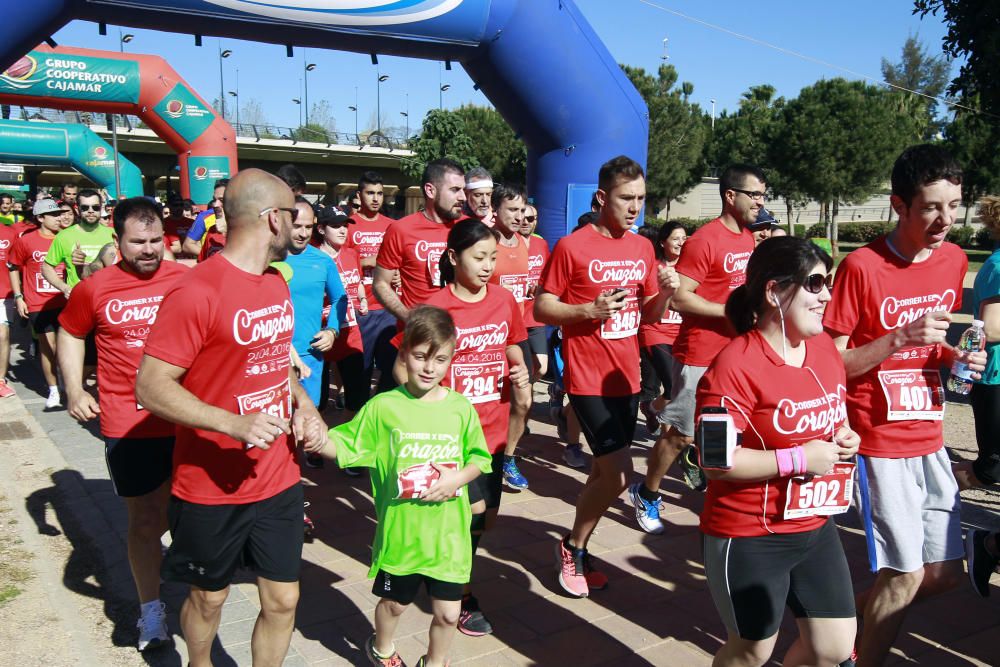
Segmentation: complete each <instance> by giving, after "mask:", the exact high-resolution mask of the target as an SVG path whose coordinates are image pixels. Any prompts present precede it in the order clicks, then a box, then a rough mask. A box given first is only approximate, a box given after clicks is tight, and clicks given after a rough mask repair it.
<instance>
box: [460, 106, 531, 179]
mask: <svg viewBox="0 0 1000 667" xmlns="http://www.w3.org/2000/svg"><path fill="white" fill-rule="evenodd" d="M454 113H455V114H456V115H457V116H458V117H459V118H461V119H462V122H463V123H464V125H465V134H466V135H468V137H469V139H471V140H472V146H473V150H474V152H475V156H476V160H478V162H479V166H481V167H485V168H486V170H487V171H488V172H490V175H491V176H493V180H494V181H497V182H501V183H518V184H522V185H523V184H524V183H525V182H526V181H527V173H526V172H527V165H528V148H527V147H526V146H525V145H524V142H523V141H521V140H520V139H518V138H517V137H516V136H515V135H514V131H513V130H512V129H511V128H510V126H509V125H508V124H507V121H505V120H504V119H503V116H501V115H500V113H499V112H497V111H496V110H495V109H491V108H489V107H477V106H472V105H468V106H462V107H461V108H459V109H457V110H456V111H455V112H454Z"/></svg>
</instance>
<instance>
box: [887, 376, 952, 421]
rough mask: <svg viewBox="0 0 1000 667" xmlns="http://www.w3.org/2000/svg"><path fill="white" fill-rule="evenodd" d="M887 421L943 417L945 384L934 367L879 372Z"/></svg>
mask: <svg viewBox="0 0 1000 667" xmlns="http://www.w3.org/2000/svg"><path fill="white" fill-rule="evenodd" d="M878 381H879V384H881V385H882V392H883V393H884V394H885V402H886V404H887V405H888V406H889V408H888V412H887V415H886V418H887V419H888V420H889V421H903V420H909V419H925V420H929V421H942V420H943V419H944V387H943V386H941V374H940V373H938V371H936V370H925V369H914V370H899V371H879V373H878Z"/></svg>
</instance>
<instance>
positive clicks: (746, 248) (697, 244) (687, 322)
mask: <svg viewBox="0 0 1000 667" xmlns="http://www.w3.org/2000/svg"><path fill="white" fill-rule="evenodd" d="M753 248H754V242H753V234H752V233H751V232H750V231H749V230H748V229H743V230H741V231H740V232H739V233H733V232H731V231H730V230H729V229H727V228H726V226H725V225H724V224H723V223H722V220H721V219H720V218H716V219H715V220H712V221H711V222H709V223H707V224H706V225H704V226H703V227H702V228H701V229H699V230H698V231H696V232H695V233H694V234H692V235H691V238H689V239H688V240H687V243H685V244H684V252H682V253H681V258H680V260H678V262H677V267H676V268H677V272H678V273H680V274H682V275H685V276H687V277H688V278H690V279H691V280H694V281H697V282H698V289H696V290H695V293H696V294H697V295H698V296H700V297H701V298H703V299H705V300H707V301H711V302H713V303H725V302H726V299H728V298H729V294H730V293H731V292H732V291H733V290H734V289H736V288H737V287H739V286H740V285H742V284H743V283H745V282H746V279H747V276H746V273H747V261H749V259H750V254H751V253H752V252H753ZM731 338H732V331H731V330H730V327H729V323H728V321H727V320H725V319H719V318H714V317H709V318H705V317H698V316H696V315H688V316H686V317H685V318H684V321H683V322H682V323H681V327H680V330H679V331H678V333H677V339H676V340H675V341H674V347H673V351H674V356H675V357H677V360H678V361H680V362H681V363H682V364H684V365H686V366H708V365H709V364H710V363H711V362H712V359H714V358H715V355H716V354H718V352H719V350H721V349H722V348H724V347H725V346H726V343H728V342H729V341H730V339H731Z"/></svg>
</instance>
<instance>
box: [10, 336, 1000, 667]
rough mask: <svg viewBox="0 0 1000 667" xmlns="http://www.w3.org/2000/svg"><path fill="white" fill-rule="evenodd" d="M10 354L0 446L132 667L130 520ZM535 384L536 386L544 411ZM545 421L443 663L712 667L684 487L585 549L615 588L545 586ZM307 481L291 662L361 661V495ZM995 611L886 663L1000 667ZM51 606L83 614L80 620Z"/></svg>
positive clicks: (931, 620)
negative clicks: (468, 622)
mask: <svg viewBox="0 0 1000 667" xmlns="http://www.w3.org/2000/svg"><path fill="white" fill-rule="evenodd" d="M17 357H18V359H17V361H16V362H15V366H14V371H13V372H14V375H15V377H16V378H17V381H16V382H15V383H14V386H15V387H16V389H17V391H18V398H14V399H8V400H5V401H3V402H0V416H2V417H3V421H2V422H0V448H2V447H13V446H20V447H26V446H27V447H32V448H35V449H36V450H37V451H39V452H40V453H41V452H45V453H47V454H49V455H51V456H52V457H54V460H57V461H59V462H60V465H55V466H52V467H51V468H50V469H49V470H51V472H50V473H49V474H50V478H51V482H52V486H51V488H49V489H44V490H43V491H44V493H42V492H39V493H36V494H33V498H32V499H31V500H30V501H29V504H32V503H34V505H35V507H34V510H35V513H34V516H36V517H38V516H39V512H38V507H37V506H38V505H39V503H41V504H48V505H49V506H50V509H52V510H54V511H55V512H56V513H57V514H58V515H59V516H58V519H59V522H60V524H61V525H63V526H67V525H68V526H75V528H74V529H73V530H64V531H63V532H62V533H60V534H58V535H48V534H46V533H49V532H53V531H47V530H46V529H45V520H44V519H42V520H38V519H37V518H36V522H37V523H38V531H39V533H40V536H41V539H42V540H43V541H51V540H68V541H69V542H70V543H71V548H72V550H73V552H74V553H81V552H85V551H88V550H89V551H92V552H95V553H96V554H97V556H98V562H97V564H96V565H95V566H94V568H93V571H84V572H79V571H77V570H79V568H78V567H76V568H75V566H74V564H73V558H72V557H71V558H70V559H69V560H68V561H67V562H66V565H65V568H66V570H65V573H64V581H65V582H66V585H67V587H69V588H71V589H74V590H75V589H76V587H77V586H80V587H89V588H88V592H87V594H88V595H90V596H93V597H98V598H101V599H102V600H103V601H104V605H103V611H104V614H105V616H106V617H107V618H106V619H101V618H98V619H90V618H85V619H83V620H84V622H85V623H89V624H91V625H94V624H96V625H98V626H108V625H109V626H110V630H108V629H107V628H104V627H99V628H98V632H97V633H96V635H95V637H96V638H95V639H94V641H96V642H97V643H98V644H100V643H101V642H104V643H106V644H108V645H113V646H112V648H114V647H118V649H117V650H118V655H119V656H120V658H119V661H120V663H121V664H131V663H130V662H128V661H132V660H136V658H135V654H134V653H129V650H130V649H129V648H128V647H130V646H132V645H134V641H135V635H134V633H135V630H134V623H135V613H136V611H135V607H134V604H135V602H134V599H135V598H134V591H133V589H132V586H131V580H130V577H129V573H128V568H127V561H126V558H125V545H124V541H123V539H124V531H125V513H124V507H123V505H122V503H121V502H120V501H119V499H118V498H116V497H115V496H114V494H113V492H112V490H111V484H110V482H109V481H108V477H107V471H106V469H105V464H104V459H103V445H102V443H101V442H100V441H99V440H98V439H97V438H96V437H95V436H94V435H93V429H92V428H91V429H85V428H83V427H81V426H79V425H78V424H76V423H75V422H74V421H73V420H72V419H71V418H70V417H69V416H68V415H67V413H66V412H65V411H63V410H60V411H56V412H48V413H47V412H44V411H43V402H44V401H43V398H42V396H41V395H40V389H41V387H40V384H41V383H40V381H39V376H38V373H37V371H36V370H35V368H36V366H35V365H34V363H31V364H26V363H25V362H24V361H23V360H21V359H20V354H17ZM26 385H27V386H26ZM544 388H545V387H544V385H542V384H538V385H537V386H536V390H537V391H538V392H539V393H537V394H536V400H537V401H538V403H539V404H542V403H543V400H544V396H543V395H542V394H541V393H540V392H541V391H542V390H543V389H544ZM21 404H23V406H24V408H26V410H27V414H25V413H23V412H22V408H21ZM949 409H951V408H949ZM962 410H964V411H965V412H964V415H965V416H964V417H963V416H962V415H963V413H962ZM543 412H544V411H543V410H542V408H541V405H538V411H537V413H536V415H535V416H536V419H534V420H533V421H532V422H531V430H532V432H531V434H530V435H529V436H528V437H527V438H526V439H525V441H524V443H523V445H522V447H521V449H520V450H519V451H520V454H521V455H522V456H523V463H522V470H523V472H524V473H525V475H526V476H527V477H528V479H529V480H530V482H531V490H530V491H525V492H522V493H509V494H505V495H504V501H503V507H502V511H501V516H500V521H499V524H498V526H497V528H496V530H494V531H493V532H491V533H489V534H488V535H487V536H486V537H485V538H484V539H483V542H482V548H481V553H482V558H480V559H479V560H478V561H477V567H476V569H475V572H474V575H473V581H474V585H475V590H476V593H477V595H478V597H479V599H480V602H481V604H482V606H483V608H484V609H485V610H486V612H487V613H488V615H489V617H490V619H491V620H492V622H493V624H494V626H495V627H496V634H494V635H492V636H489V637H484V638H478V639H472V638H468V637H464V636H461V635H460V636H459V637H458V638H457V639H456V642H455V646H454V651H453V660H452V664H469V665H489V666H493V665H497V666H507V665H544V666H549V665H559V664H564V663H569V662H572V664H575V665H581V666H584V665H683V666H688V665H690V666H698V665H709V664H710V663H711V657H710V656H711V654H712V653H714V652H715V651H716V650H717V648H718V647H719V645H720V642H721V638H722V637H723V636H724V630H723V628H722V625H721V623H720V621H719V619H718V616H717V614H716V612H715V610H714V608H713V606H712V603H711V600H710V598H709V595H708V590H707V588H706V585H705V579H704V575H703V570H702V566H701V557H700V546H699V538H698V531H697V520H698V517H697V513H698V511H699V510H700V507H701V502H702V499H701V496H699V495H697V494H694V493H691V492H689V491H688V490H687V489H686V487H684V486H683V485H682V484H681V483H680V482H679V481H677V479H676V478H675V477H670V478H668V479H667V480H666V481H665V482H664V484H663V487H662V488H663V491H664V493H665V499H666V502H667V508H668V509H667V515H666V521H667V523H668V524H669V527H668V529H667V531H666V533H665V534H664V535H661V536H649V535H645V534H644V533H641V532H639V531H638V530H636V529H635V528H634V527H633V525H634V521H633V519H632V509H631V507H630V506H629V505H628V504H627V503H626V502H625V501H624V500H622V501H619V502H618V503H616V504H615V505H614V507H612V509H611V512H610V513H609V516H608V517H607V518H606V519H605V520H604V521H603V522H602V523H601V526H600V528H599V529H598V532H597V533H596V534H595V535H594V538H593V541H592V543H591V548H592V553H593V554H594V555H595V556H596V557H597V558H598V559H599V561H600V562H602V563H603V564H604V566H605V568H606V572H607V574H608V575H609V577H610V579H611V584H610V586H609V588H608V589H607V590H606V591H603V592H595V593H594V595H593V597H591V598H589V599H586V600H575V599H570V598H567V597H566V596H565V595H564V594H563V593H562V592H561V590H560V589H559V587H558V585H557V584H556V583H555V579H554V556H553V549H554V545H555V542H556V539H557V538H558V537H560V536H562V535H563V534H565V533H566V532H567V527H568V526H569V525H570V523H571V521H572V517H573V501H574V499H575V498H576V495H577V493H578V491H579V489H580V487H581V485H582V484H583V482H584V480H585V477H584V473H582V472H578V471H574V470H572V469H570V468H568V467H566V466H565V465H564V464H563V463H562V461H561V458H560V457H561V451H562V450H561V446H560V445H559V444H558V443H557V442H556V440H555V433H554V428H553V427H552V426H551V425H550V424H548V423H547V418H545V417H544V416H543ZM954 412H956V413H958V415H959V418H966V419H971V416H969V413H968V410H967V408H966V407H965V406H956V410H955V411H954ZM33 420H34V421H37V425H35V424H34V421H33ZM39 426H40V428H39ZM25 429H27V430H25ZM640 430H642V429H641V427H640ZM42 433H44V435H41V434H42ZM650 445H651V442H650V441H649V440H648V439H647V440H640V441H639V443H638V444H637V446H636V447H635V448H634V457H633V459H634V462H635V466H636V468H637V469H638V470H643V469H644V468H645V459H646V456H647V452H648V448H649V446H650ZM958 447H959V448H960V449H961V448H963V447H964V448H965V449H969V448H971V447H972V445H971V443H964V444H959V445H958ZM8 461H9V459H8V458H7V457H0V467H4V466H7V465H9V462H8ZM4 472H5V473H8V472H10V471H7V470H5V471H4ZM306 478H307V480H306V484H307V486H308V488H307V490H306V497H307V498H308V499H309V500H310V501H311V503H312V507H311V508H310V515H311V516H312V517H313V518H314V520H315V521H316V524H317V531H316V537H315V540H314V541H313V542H312V543H310V544H307V545H306V547H305V550H304V555H303V561H304V562H303V568H302V599H301V603H300V605H299V610H298V616H297V628H296V631H295V635H294V638H293V640H292V646H291V650H290V651H289V655H288V658H287V660H286V661H285V665H288V666H293V665H295V666H298V665H351V664H362V663H363V660H362V656H361V654H360V653H359V647H360V646H362V644H363V642H364V640H365V638H366V637H367V636H368V635H369V634H370V633H371V632H372V626H371V612H372V609H373V608H374V606H375V602H376V598H375V597H374V596H372V595H371V592H370V587H371V584H370V582H369V580H368V579H367V578H366V575H367V570H368V562H369V543H370V540H371V536H372V531H373V522H374V520H373V512H372V504H371V495H370V489H369V485H368V482H367V480H366V479H365V478H359V479H350V478H348V477H346V476H345V475H343V474H342V473H341V472H340V471H339V470H337V469H336V468H335V467H331V466H328V467H327V468H326V469H324V470H309V471H307V473H306ZM0 479H2V478H0ZM31 509H32V508H31V507H29V510H31ZM967 509H968V511H969V512H970V513H971V516H973V518H974V520H975V521H976V522H978V523H981V524H987V525H992V526H993V527H1000V521H997V520H996V515H995V510H996V509H997V502H996V497H995V496H990V495H987V496H982V497H981V499H980V500H977V501H976V503H975V504H970V505H969V506H968V507H967ZM42 516H44V509H43V510H42ZM843 524H844V526H845V527H844V529H843V531H842V534H843V539H844V544H845V547H846V549H847V552H848V556H849V559H850V561H851V562H852V564H853V565H854V566H855V572H854V574H855V586H856V587H857V588H861V587H864V586H866V585H867V584H868V583H869V582H870V579H871V577H870V575H868V574H867V573H866V572H864V571H863V569H861V568H862V567H863V563H864V561H865V556H864V545H863V540H862V539H861V538H860V537H859V532H858V530H857V528H856V523H855V521H854V519H853V515H850V516H848V517H847V518H846V520H845V521H844V522H843ZM29 528H30V529H35V528H36V526H29ZM997 582H1000V580H995V583H997ZM995 593H996V591H995ZM184 594H185V592H184V590H183V587H178V586H168V587H166V590H165V596H164V597H165V598H166V599H167V601H168V604H169V606H170V611H171V623H172V626H171V627H173V628H174V629H175V630H176V628H177V627H178V624H177V618H176V610H177V609H178V607H179V603H180V601H181V600H183V597H184ZM998 600H1000V596H998V595H996V594H995V595H994V596H993V597H992V598H991V599H990V600H986V601H984V600H980V599H979V598H977V597H975V596H974V595H973V594H972V593H971V592H970V591H969V590H968V589H966V588H965V587H963V588H962V589H961V590H959V591H956V592H954V593H951V594H949V595H945V596H942V597H940V598H937V599H936V600H933V601H931V602H929V603H927V604H925V605H923V606H920V607H919V608H918V609H917V610H916V611H915V612H914V613H913V614H912V615H911V617H910V618H909V619H908V621H907V623H906V625H905V629H904V633H903V635H902V637H901V639H900V641H899V642H898V644H897V647H898V648H897V650H896V653H895V655H894V657H893V658H892V659H891V660H890V663H891V664H904V663H906V664H919V665H934V666H947V665H989V664H997V661H996V659H995V655H996V648H997V645H998V644H997V639H996V637H997V634H996V632H997V626H998V624H1000V603H998ZM415 607H418V608H415V609H413V610H411V611H410V612H408V613H407V614H406V615H405V616H404V617H403V619H402V621H401V623H400V628H399V637H398V641H397V646H398V648H399V650H400V652H401V653H402V654H403V656H404V658H405V659H406V660H407V661H408V662H409V663H410V664H413V663H415V662H416V659H417V657H418V656H420V655H421V654H422V653H423V652H424V650H425V647H426V630H427V626H428V624H429V618H430V617H429V615H428V613H427V609H428V605H427V601H426V600H425V599H421V600H418V602H417V604H416V605H415ZM258 609H259V607H258V604H257V594H256V590H255V587H254V585H253V584H252V583H250V580H249V579H248V578H244V579H242V580H241V583H238V584H237V585H235V586H234V587H233V590H232V593H231V595H230V597H229V601H228V602H227V604H226V606H225V609H224V612H223V622H222V626H221V628H220V631H219V642H218V644H217V646H216V658H215V664H216V665H217V666H230V665H250V645H249V643H248V642H249V638H250V632H251V628H252V625H253V622H254V618H255V617H256V615H257V612H258ZM58 611H59V612H60V613H62V614H69V615H76V614H77V613H78V612H77V610H75V609H65V608H63V609H60V610H58ZM108 621H110V624H109V623H108ZM78 622H79V619H78ZM793 627H794V625H793V624H792V623H791V622H790V621H788V620H787V619H786V623H785V627H784V630H783V632H782V637H781V639H780V641H779V647H778V651H777V652H776V655H779V656H780V655H781V654H782V652H783V650H784V648H785V647H787V645H788V643H789V641H790V634H791V632H790V631H791V630H792V629H793ZM146 662H147V663H149V664H153V665H171V666H173V665H181V664H186V652H185V649H184V644H183V640H182V639H181V638H180V637H177V642H176V648H175V649H169V650H166V651H163V652H161V653H160V654H159V655H154V656H148V657H147V658H146ZM76 664H81V663H76ZM137 664H142V663H141V662H138V663H137ZM774 664H777V663H774Z"/></svg>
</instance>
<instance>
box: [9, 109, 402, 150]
mask: <svg viewBox="0 0 1000 667" xmlns="http://www.w3.org/2000/svg"><path fill="white" fill-rule="evenodd" d="M0 116H2V117H3V118H15V119H20V120H35V121H49V122H52V123H79V124H81V125H90V126H98V127H106V128H107V130H108V131H109V132H110V131H111V127H112V125H111V124H112V123H115V124H116V125H117V127H118V128H119V129H123V130H126V131H128V132H131V131H132V130H134V129H136V128H140V129H144V128H146V126H145V124H144V123H143V122H142V121H140V120H139V119H138V118H136V117H134V116H129V115H126V114H107V113H100V112H93V111H60V110H58V109H44V108H39V107H22V106H13V105H6V104H5V105H0ZM230 125H232V126H233V130H234V131H235V132H236V136H237V137H243V138H250V139H254V140H255V141H260V140H261V139H270V140H275V141H282V140H284V141H290V142H292V144H293V145H294V144H297V143H299V142H308V143H317V144H326V145H327V146H334V145H337V146H359V147H362V146H374V147H378V148H388V149H390V150H398V149H404V150H405V149H407V148H408V147H409V142H408V140H407V138H406V137H402V136H396V135H391V134H386V133H384V132H383V133H381V134H380V133H379V132H377V131H374V130H373V131H371V132H369V133H367V134H354V133H352V132H332V131H327V130H319V129H316V128H312V127H298V128H293V127H288V126H284V125H272V124H270V123H268V124H266V125H256V124H252V123H234V122H230Z"/></svg>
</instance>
